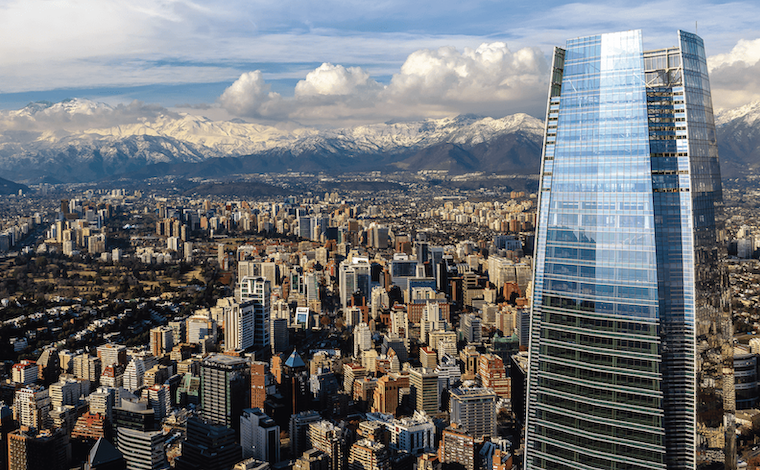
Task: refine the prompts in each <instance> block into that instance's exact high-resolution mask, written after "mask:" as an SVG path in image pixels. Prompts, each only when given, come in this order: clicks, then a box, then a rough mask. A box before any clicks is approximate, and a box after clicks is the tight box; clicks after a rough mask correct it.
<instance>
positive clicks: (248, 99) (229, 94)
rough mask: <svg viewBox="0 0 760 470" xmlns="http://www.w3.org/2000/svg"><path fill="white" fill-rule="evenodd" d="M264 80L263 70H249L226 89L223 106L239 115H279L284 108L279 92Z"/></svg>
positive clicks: (222, 100)
mask: <svg viewBox="0 0 760 470" xmlns="http://www.w3.org/2000/svg"><path fill="white" fill-rule="evenodd" d="M271 89H272V86H271V85H269V84H268V83H266V82H265V81H264V76H263V75H262V74H261V71H259V70H256V71H253V72H247V73H244V74H243V75H241V76H240V78H238V79H237V80H236V81H235V83H233V84H232V85H231V86H230V87H229V88H227V89H226V90H224V93H222V96H220V97H219V102H220V103H221V105H222V107H223V108H225V109H226V110H227V111H229V112H230V113H232V114H235V115H237V116H249V117H277V116H278V115H279V114H281V113H282V112H283V111H284V110H283V109H282V107H281V103H282V99H281V97H280V95H279V93H275V92H273V91H271Z"/></svg>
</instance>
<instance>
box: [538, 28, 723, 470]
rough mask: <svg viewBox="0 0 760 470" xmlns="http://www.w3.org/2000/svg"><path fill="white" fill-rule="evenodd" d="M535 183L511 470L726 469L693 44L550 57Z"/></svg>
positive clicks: (616, 38)
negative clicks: (521, 450) (519, 457)
mask: <svg viewBox="0 0 760 470" xmlns="http://www.w3.org/2000/svg"><path fill="white" fill-rule="evenodd" d="M541 175H542V176H541V184H540V196H539V203H538V207H539V215H538V228H537V233H536V248H535V259H536V263H535V264H536V268H535V275H534V286H533V295H532V298H533V302H532V309H533V310H532V315H531V328H530V335H531V337H530V348H529V351H530V365H529V371H528V374H529V378H528V393H527V396H528V403H527V408H528V410H527V424H526V452H525V468H526V469H539V468H573V469H580V468H584V469H585V468H626V469H629V470H639V469H640V470H644V469H648V470H652V469H694V468H696V466H697V465H698V464H702V463H709V462H710V461H716V460H717V461H724V463H725V468H727V469H732V468H735V467H736V449H735V432H734V407H735V404H734V403H735V400H734V386H733V382H734V378H733V368H732V356H733V344H732V337H731V315H730V311H729V308H728V307H729V305H728V301H727V300H728V299H727V290H726V289H725V285H726V282H727V281H726V276H725V271H724V269H723V268H722V258H723V257H724V255H725V250H726V248H725V246H724V244H723V241H722V239H721V238H722V237H723V233H722V222H721V216H722V214H721V211H722V210H721V205H722V193H721V182H720V169H719V165H718V152H717V144H716V140H715V125H714V120H713V110H712V103H711V97H710V85H709V81H708V76H707V64H706V61H705V51H704V45H703V42H702V39H700V38H699V37H698V36H695V35H694V34H690V33H686V32H683V31H681V32H679V34H678V42H677V45H676V46H675V47H671V48H665V49H657V50H652V51H644V49H643V47H642V35H641V32H640V31H627V32H621V33H611V34H602V35H598V36H589V37H583V38H577V39H571V40H569V41H567V46H566V47H565V48H564V49H560V48H555V51H554V62H553V66H552V74H551V78H550V91H549V103H548V110H547V124H546V135H545V142H544V151H543V161H542V168H541ZM697 366H698V367H699V369H698V370H697V369H696V368H697ZM698 455H699V459H700V461H697V460H698Z"/></svg>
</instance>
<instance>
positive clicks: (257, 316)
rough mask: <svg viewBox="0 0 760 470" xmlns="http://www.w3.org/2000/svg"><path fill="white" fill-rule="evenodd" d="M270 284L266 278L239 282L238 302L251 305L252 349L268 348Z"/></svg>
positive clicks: (251, 278)
mask: <svg viewBox="0 0 760 470" xmlns="http://www.w3.org/2000/svg"><path fill="white" fill-rule="evenodd" d="M271 286H272V282H271V281H270V280H269V279H267V278H266V277H245V278H243V280H242V281H240V301H241V302H244V303H248V302H252V303H253V347H254V348H255V349H256V350H260V349H263V348H267V349H269V348H270V343H271V338H270V336H269V335H270V324H269V323H270V320H271V318H270V316H271V311H272V308H271V296H272V293H271V290H272V287H271Z"/></svg>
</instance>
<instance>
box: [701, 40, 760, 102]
mask: <svg viewBox="0 0 760 470" xmlns="http://www.w3.org/2000/svg"><path fill="white" fill-rule="evenodd" d="M707 65H708V68H709V71H710V85H711V88H712V97H713V105H714V107H715V108H716V109H717V110H725V109H731V108H736V107H739V106H742V105H745V104H747V103H749V102H752V101H757V100H760V39H755V40H745V39H742V40H740V41H739V42H737V43H736V45H735V46H734V47H733V49H731V51H730V52H728V53H726V54H718V55H715V56H711V57H708V58H707Z"/></svg>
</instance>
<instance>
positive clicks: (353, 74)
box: [295, 63, 383, 99]
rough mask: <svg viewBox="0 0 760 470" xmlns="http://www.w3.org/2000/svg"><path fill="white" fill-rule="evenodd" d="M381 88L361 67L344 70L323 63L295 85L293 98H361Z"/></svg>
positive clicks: (340, 66)
mask: <svg viewBox="0 0 760 470" xmlns="http://www.w3.org/2000/svg"><path fill="white" fill-rule="evenodd" d="M382 88H383V87H382V85H380V84H379V83H377V82H376V81H375V80H372V79H371V78H370V77H369V73H367V72H366V71H364V70H362V68H361V67H349V68H345V67H343V66H342V65H332V64H328V63H324V64H322V65H320V66H319V67H318V68H316V69H315V70H313V71H311V72H309V73H308V74H306V79H304V80H301V81H299V82H298V83H297V84H296V88H295V96H296V97H297V98H300V99H308V98H313V97H320V96H322V97H328V96H329V97H336V96H339V97H347V96H357V95H358V96H362V95H367V94H370V95H371V94H373V93H375V92H378V91H380V90H381V89H382Z"/></svg>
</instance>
